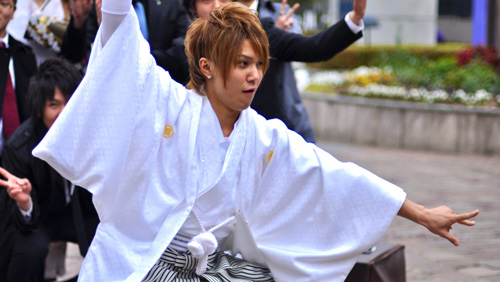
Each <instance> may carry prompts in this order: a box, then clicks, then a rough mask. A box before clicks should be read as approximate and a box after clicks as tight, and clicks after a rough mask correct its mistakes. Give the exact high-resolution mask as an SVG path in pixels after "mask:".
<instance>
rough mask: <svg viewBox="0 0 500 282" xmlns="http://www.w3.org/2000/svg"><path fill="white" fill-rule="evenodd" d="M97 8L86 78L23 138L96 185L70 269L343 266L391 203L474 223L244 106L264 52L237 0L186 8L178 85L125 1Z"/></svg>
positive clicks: (125, 276)
mask: <svg viewBox="0 0 500 282" xmlns="http://www.w3.org/2000/svg"><path fill="white" fill-rule="evenodd" d="M102 12H103V20H102V26H101V30H100V31H99V32H98V35H97V38H96V42H98V43H99V44H95V45H94V50H93V51H92V57H91V61H90V63H89V67H88V71H87V74H86V77H85V78H84V80H83V81H82V83H81V85H80V87H79V89H78V90H77V91H76V93H75V94H74V95H73V98H72V100H71V101H70V102H69V103H68V105H67V106H66V109H65V110H64V111H63V113H62V114H61V115H60V116H59V118H58V119H57V121H56V123H55V124H54V125H53V126H52V127H51V129H50V131H49V132H48V134H47V135H46V138H45V139H44V140H43V141H42V142H41V143H40V145H39V146H38V147H37V148H36V149H35V150H34V155H35V156H37V157H39V158H41V159H43V160H45V161H47V162H48V163H49V164H50V165H51V166H53V167H54V168H55V169H56V170H57V171H58V172H60V173H61V174H62V175H63V176H64V177H65V178H67V179H70V180H71V181H72V182H73V183H74V184H75V185H79V186H82V187H85V188H87V189H88V190H89V191H90V192H92V194H93V195H94V198H93V199H94V204H95V206H96V209H97V211H98V213H99V217H100V220H101V223H100V225H99V227H98V229H97V233H96V235H95V237H94V240H93V242H92V245H91V247H90V249H89V252H88V254H87V256H86V258H85V261H84V263H83V265H82V269H81V273H80V276H79V278H80V280H81V281H171V279H175V278H176V277H177V278H183V279H188V281H206V280H210V281H227V280H230V281H272V280H276V281H343V280H344V279H345V277H346V276H347V274H348V273H349V271H350V269H351V268H352V266H353V265H354V263H355V259H356V256H357V255H358V254H359V253H361V252H362V251H364V250H366V249H368V248H369V247H371V246H373V245H374V244H375V243H376V242H377V241H379V240H380V239H381V238H382V236H383V234H384V233H385V231H386V229H387V228H388V227H389V225H390V223H391V222H392V220H393V218H394V216H395V215H396V214H399V215H401V216H404V217H406V218H409V219H411V220H413V221H415V222H417V223H419V224H422V225H424V226H425V227H427V228H428V229H429V230H430V231H431V232H433V233H436V234H439V235H441V236H443V237H445V238H447V239H448V240H450V241H451V242H452V243H453V244H455V245H458V240H457V239H456V238H455V237H454V236H453V235H451V234H450V233H449V232H448V231H449V230H450V228H451V226H452V225H453V224H454V223H456V222H459V223H462V224H466V225H473V224H474V222H472V221H469V219H470V218H472V217H474V216H476V215H477V213H478V211H474V212H470V213H465V214H460V215H456V214H455V213H454V212H453V211H452V210H450V209H449V208H446V207H440V208H437V209H430V210H429V209H426V208H424V207H422V206H419V205H417V204H415V203H413V202H411V201H409V200H407V199H405V193H404V192H403V191H402V190H401V189H400V188H398V187H396V186H394V185H392V184H390V183H388V182H386V181H385V180H383V179H380V178H379V177H377V176H375V175H373V174H372V173H370V172H368V171H366V170H364V169H362V168H360V167H358V166H356V165H354V164H352V163H341V162H339V161H337V160H336V159H335V158H334V157H332V156H331V155H329V154H328V153H326V152H324V151H323V150H321V149H320V148H318V147H316V146H315V145H313V144H308V143H306V142H305V141H304V140H303V139H302V138H301V137H300V136H299V135H298V134H296V133H294V132H292V131H289V130H288V129H287V128H286V127H285V125H284V124H283V123H282V122H280V121H278V120H270V121H266V120H265V119H264V118H263V117H261V116H259V115H258V114H257V113H256V112H255V111H253V110H252V109H249V105H250V103H251V101H252V98H253V95H254V94H255V91H256V89H257V88H258V86H259V84H260V81H261V80H262V76H263V75H264V72H265V70H266V68H267V65H268V56H269V55H268V42H267V37H266V35H265V33H264V31H263V30H262V27H261V26H260V24H259V19H258V18H257V16H255V15H254V14H253V13H252V12H251V11H250V10H249V9H248V8H246V7H243V6H241V5H240V4H237V3H232V4H228V5H225V6H223V7H222V8H220V9H215V10H214V11H212V13H211V15H210V17H209V18H208V19H198V20H196V21H195V22H194V23H193V25H192V26H191V28H190V30H189V31H188V34H187V36H186V53H187V56H188V59H189V67H190V74H191V81H190V83H189V85H188V87H189V88H190V89H191V90H188V89H186V88H184V87H182V86H181V85H180V84H177V83H176V82H175V81H173V80H172V79H171V78H170V76H169V75H168V73H167V72H165V71H163V70H162V69H161V68H159V67H157V66H156V63H155V61H154V59H153V58H152V57H151V55H150V52H149V46H148V44H147V42H146V41H145V40H144V39H143V38H142V36H141V33H140V30H139V26H138V22H137V18H136V15H135V13H134V12H133V9H132V8H131V3H130V0H103V4H102ZM66 140H72V142H66ZM283 175H286V177H285V178H283V177H279V176H283ZM224 251H225V252H224ZM236 255H238V256H241V258H242V259H243V260H240V259H236V258H235V257H234V256H236ZM238 279H240V280H238Z"/></svg>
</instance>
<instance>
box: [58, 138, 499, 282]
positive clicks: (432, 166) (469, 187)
mask: <svg viewBox="0 0 500 282" xmlns="http://www.w3.org/2000/svg"><path fill="white" fill-rule="evenodd" d="M319 145H320V146H321V147H323V148H324V149H325V150H327V151H329V152H331V153H332V154H333V155H334V156H336V157H337V158H338V159H340V160H342V161H352V162H354V163H357V164H359V165H361V166H363V167H365V168H367V169H369V170H371V171H373V172H374V173H376V174H378V175H380V176H382V177H384V178H385V179H387V180H389V181H391V182H393V183H395V184H397V185H399V186H401V187H403V188H404V189H405V190H406V192H407V193H408V197H409V198H410V199H412V200H413V201H415V202H417V203H420V204H423V205H424V206H427V207H435V206H439V205H447V206H449V207H451V208H453V209H454V210H455V211H456V212H467V211H472V210H475V209H479V210H480V214H479V216H478V217H477V218H476V226H475V227H464V226H456V227H455V228H454V229H453V233H454V234H455V235H456V236H457V237H458V238H459V240H460V242H461V245H460V247H454V246H453V245H452V244H451V243H449V242H448V241H445V240H444V239H441V238H440V237H437V236H435V235H433V234H431V233H429V232H428V231H427V230H426V229H424V228H423V227H421V226H417V225H415V224H414V223H412V222H410V221H408V220H406V219H402V218H397V219H396V220H395V221H394V223H393V224H392V225H391V227H390V229H389V232H388V233H387V235H386V237H385V238H384V240H383V241H385V242H392V243H400V244H403V245H405V255H406V267H407V280H408V282H417V281H418V282H420V281H426V282H446V281H454V282H455V281H467V282H470V281H488V282H489V281H500V158H499V157H484V156H471V155H466V156H464V155H462V156H456V155H445V154H436V153H426V152H415V151H401V150H389V149H384V148H372V147H359V146H350V145H345V144H335V143H322V142H320V143H319ZM68 254H69V256H68V260H67V263H68V264H67V269H68V272H70V273H71V272H72V273H76V272H77V270H78V268H79V265H80V263H81V261H80V259H79V258H78V251H77V250H76V249H75V248H74V246H70V247H69V248H68Z"/></svg>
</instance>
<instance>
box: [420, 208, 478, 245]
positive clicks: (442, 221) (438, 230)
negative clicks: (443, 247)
mask: <svg viewBox="0 0 500 282" xmlns="http://www.w3.org/2000/svg"><path fill="white" fill-rule="evenodd" d="M427 213H428V216H427V222H424V224H423V225H424V226H425V227H427V229H429V231H431V232H432V233H434V234H437V235H439V236H441V237H443V238H445V239H447V240H448V241H450V242H451V243H452V244H453V245H455V246H458V245H460V242H459V241H458V239H457V237H455V236H453V235H452V234H451V233H450V230H451V229H452V228H453V224H455V223H459V224H463V225H467V226H474V225H475V224H476V223H475V222H474V221H471V220H469V219H471V218H473V217H475V216H476V215H478V214H479V211H478V210H476V211H473V212H468V213H462V214H455V212H454V211H453V210H452V209H450V208H449V207H445V206H441V207H438V208H434V209H428V210H427Z"/></svg>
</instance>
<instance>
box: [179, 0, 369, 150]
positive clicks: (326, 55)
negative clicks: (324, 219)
mask: <svg viewBox="0 0 500 282" xmlns="http://www.w3.org/2000/svg"><path fill="white" fill-rule="evenodd" d="M225 2H227V0H205V1H201V0H183V6H184V8H185V10H186V11H189V12H190V15H191V17H192V18H194V17H205V16H207V15H208V12H210V11H211V10H212V9H214V8H216V7H218V6H220V5H222V4H224V3H225ZM239 2H244V1H239ZM251 2H253V1H251ZM244 4H248V3H246V2H245V3H244ZM365 10H366V0H355V1H354V4H353V11H352V12H351V13H350V14H349V15H348V17H349V20H350V21H352V23H354V24H355V25H357V24H360V25H361V29H362V18H363V17H364V13H365ZM259 14H260V13H259ZM260 20H261V23H262V26H263V28H264V30H265V32H266V34H267V37H268V39H269V53H270V55H271V60H270V63H269V69H268V71H267V73H266V75H265V76H264V79H263V80H262V83H261V86H260V87H259V89H258V90H257V93H256V94H255V97H254V100H253V102H252V105H251V107H252V108H253V109H255V110H256V111H257V112H259V114H261V115H263V116H264V117H266V118H267V119H270V118H279V119H281V120H282V121H283V122H284V123H285V124H286V125H287V127H288V128H289V129H291V130H293V131H295V132H297V133H299V134H300V135H301V136H302V137H304V139H305V140H306V141H309V142H315V141H316V139H315V137H314V133H313V130H312V127H311V124H310V123H309V118H308V116H307V112H306V110H305V108H304V106H303V105H302V100H301V98H300V95H299V93H298V90H297V86H296V85H295V84H292V85H290V84H286V82H287V81H290V80H291V79H287V78H286V77H287V76H290V75H293V73H292V70H291V67H290V66H289V62H291V61H298V62H319V61H324V60H328V59H330V58H332V57H333V56H335V55H336V54H338V53H339V52H341V51H342V50H344V49H345V48H347V47H348V46H349V45H351V44H352V43H354V42H355V41H356V40H358V39H359V38H361V37H362V32H361V31H354V30H353V29H352V28H351V26H350V25H349V24H348V22H347V21H346V20H347V17H346V19H342V20H340V21H338V22H337V23H336V24H334V25H332V26H330V27H329V28H328V29H326V30H323V31H322V32H320V33H318V34H316V35H314V36H311V37H306V36H302V35H301V34H297V33H289V32H287V31H285V30H282V29H280V28H278V27H276V26H275V22H274V20H273V19H272V18H269V17H265V18H260ZM292 81H293V82H294V81H295V80H294V79H293V80H292Z"/></svg>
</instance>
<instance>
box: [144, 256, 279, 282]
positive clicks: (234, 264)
mask: <svg viewBox="0 0 500 282" xmlns="http://www.w3.org/2000/svg"><path fill="white" fill-rule="evenodd" d="M197 262H198V259H196V258H194V257H193V255H191V253H190V252H189V251H187V252H182V253H181V252H178V251H176V250H174V249H171V248H167V249H166V250H165V252H163V254H162V255H161V258H160V259H159V260H158V261H157V263H156V264H155V265H154V266H153V268H152V269H151V270H150V271H149V273H148V274H147V275H146V277H145V278H144V280H143V282H174V281H176V282H177V281H183V282H191V281H192V282H201V281H210V282H224V281H241V282H243V281H274V279H273V277H272V275H271V272H270V271H269V269H268V268H266V267H262V266H258V265H255V264H252V263H249V262H246V261H244V260H242V259H238V258H235V257H233V256H231V255H229V254H226V253H224V252H222V251H218V252H215V253H213V254H211V255H209V257H208V264H207V270H206V271H205V273H204V274H202V275H201V276H198V275H196V264H197Z"/></svg>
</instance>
